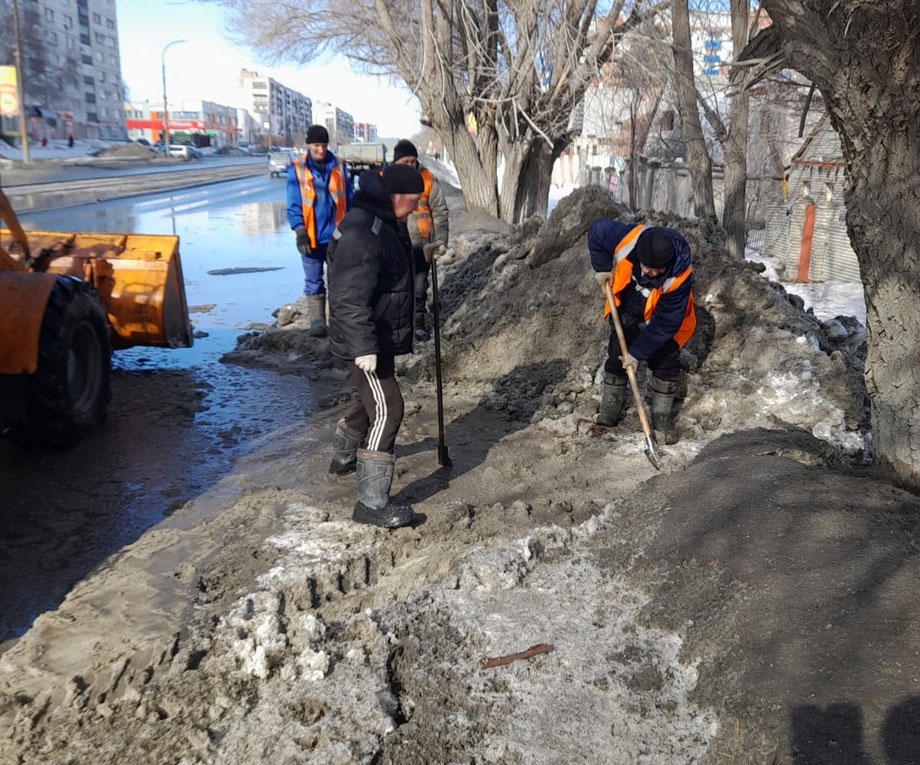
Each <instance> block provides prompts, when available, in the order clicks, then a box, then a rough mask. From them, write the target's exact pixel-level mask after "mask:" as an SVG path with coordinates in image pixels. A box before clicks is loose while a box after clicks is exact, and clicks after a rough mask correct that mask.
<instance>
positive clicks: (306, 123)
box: [237, 69, 313, 146]
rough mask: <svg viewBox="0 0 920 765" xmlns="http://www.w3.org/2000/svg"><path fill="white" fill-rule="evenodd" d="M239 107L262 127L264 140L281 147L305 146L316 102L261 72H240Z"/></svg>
mask: <svg viewBox="0 0 920 765" xmlns="http://www.w3.org/2000/svg"><path fill="white" fill-rule="evenodd" d="M239 91H240V97H239V99H238V101H239V103H237V106H238V107H241V108H243V109H246V110H247V111H248V112H249V113H250V114H251V115H252V116H253V118H254V119H255V120H256V122H258V124H259V125H261V127H262V131H263V132H262V140H263V141H264V142H266V143H267V142H271V143H272V144H274V145H281V146H303V145H304V141H305V139H306V135H307V128H309V127H310V124H311V123H312V121H313V102H312V101H311V100H310V99H309V98H307V97H306V96H305V95H303V94H302V93H298V92H297V91H296V90H291V89H290V88H288V87H285V86H284V85H282V84H281V83H280V82H278V81H277V80H275V79H273V78H271V77H263V76H262V75H260V74H259V73H258V72H251V71H249V70H248V69H242V70H240V79H239Z"/></svg>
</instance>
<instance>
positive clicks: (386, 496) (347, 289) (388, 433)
mask: <svg viewBox="0 0 920 765" xmlns="http://www.w3.org/2000/svg"><path fill="white" fill-rule="evenodd" d="M422 189H423V182H422V176H421V175H420V174H419V172H418V171H417V170H416V169H415V168H412V167H408V166H406V165H390V166H388V167H387V168H385V169H384V171H383V173H380V172H378V171H375V170H368V171H367V172H365V173H362V174H361V176H360V178H359V190H358V191H357V192H355V196H354V199H353V201H352V209H351V211H350V212H349V213H348V214H347V215H346V216H345V218H344V219H343V220H342V222H341V223H340V224H339V226H338V228H337V229H336V231H335V233H334V234H333V236H332V242H331V243H330V245H329V250H328V254H327V261H328V263H329V339H330V346H331V348H332V352H333V353H334V354H335V355H336V356H339V357H340V358H343V359H345V360H346V362H347V364H348V369H349V372H350V374H351V379H352V382H353V383H354V385H355V388H356V389H357V392H358V401H357V402H356V404H355V406H354V407H352V409H351V410H350V411H349V412H348V413H347V414H346V415H345V417H344V418H343V419H342V420H340V421H339V422H338V424H337V426H336V431H335V436H334V438H333V455H332V464H331V465H330V467H329V472H330V473H332V474H336V475H345V474H347V473H351V472H352V471H356V472H357V495H358V496H357V502H356V503H355V509H354V513H353V515H352V518H353V519H354V520H355V521H358V522H359V523H372V524H376V525H377V526H385V527H387V528H397V527H399V526H405V525H407V524H410V523H412V521H413V520H414V519H415V514H414V513H413V512H412V510H411V508H408V507H405V506H399V505H394V504H393V503H392V502H390V484H391V483H392V480H393V468H394V457H393V450H394V447H395V444H396V434H397V432H398V431H399V426H400V424H401V423H402V416H403V399H402V394H401V393H400V391H399V385H398V383H397V382H396V377H395V375H394V364H395V357H396V356H399V355H401V354H405V353H411V352H412V310H413V301H414V294H413V257H412V249H411V245H410V243H409V241H408V240H407V239H406V238H405V233H404V230H405V227H404V226H403V227H400V226H399V221H401V220H404V219H405V217H406V216H407V215H409V213H411V212H412V211H413V210H414V209H415V207H416V205H417V204H418V200H419V197H420V196H421V193H422ZM428 246H429V247H432V248H433V250H437V249H439V248H440V245H439V244H435V245H428ZM425 254H426V256H428V257H431V256H433V255H434V254H435V253H434V252H431V253H425Z"/></svg>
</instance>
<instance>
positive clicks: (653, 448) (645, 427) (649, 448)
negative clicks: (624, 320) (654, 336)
mask: <svg viewBox="0 0 920 765" xmlns="http://www.w3.org/2000/svg"><path fill="white" fill-rule="evenodd" d="M604 294H605V295H606V296H607V305H608V306H610V315H611V316H612V317H613V326H614V329H616V333H617V340H619V342H620V353H621V354H623V356H626V354H627V349H626V337H625V335H624V334H623V327H622V326H621V325H620V316H619V314H618V313H617V307H616V303H615V302H614V300H613V291H612V290H611V289H610V282H607V283H606V284H605V285H604ZM626 376H627V377H629V387H630V388H631V389H632V394H633V398H634V399H635V401H636V411H637V412H638V413H639V422H640V423H642V432H643V433H644V434H645V456H646V457H648V461H649V462H651V463H652V465H654V466H655V470H661V450H660V449H659V448H658V441H657V440H655V433H654V432H653V431H652V429H651V427H649V424H648V417H646V416H645V405H644V404H643V403H642V396H641V395H640V394H639V383H638V382H637V381H636V370H635V369H634V368H633V367H632V366H628V367H626Z"/></svg>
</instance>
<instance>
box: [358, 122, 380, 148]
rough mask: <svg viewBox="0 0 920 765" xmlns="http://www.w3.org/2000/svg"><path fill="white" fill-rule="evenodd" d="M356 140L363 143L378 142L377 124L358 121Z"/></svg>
mask: <svg viewBox="0 0 920 765" xmlns="http://www.w3.org/2000/svg"><path fill="white" fill-rule="evenodd" d="M355 140H356V141H360V142H362V143H377V126H376V125H371V124H370V123H369V122H356V123H355Z"/></svg>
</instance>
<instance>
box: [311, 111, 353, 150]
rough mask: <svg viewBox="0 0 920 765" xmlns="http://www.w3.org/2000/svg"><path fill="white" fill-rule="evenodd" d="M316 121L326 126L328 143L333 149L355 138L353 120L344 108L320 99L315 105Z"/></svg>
mask: <svg viewBox="0 0 920 765" xmlns="http://www.w3.org/2000/svg"><path fill="white" fill-rule="evenodd" d="M316 107H317V108H316V111H317V118H316V121H317V122H319V123H320V124H321V125H325V126H326V130H328V131H329V143H330V144H331V145H332V148H333V150H334V149H336V148H337V147H338V146H340V145H341V144H345V143H351V142H352V141H354V140H355V120H354V117H352V116H351V115H350V114H349V113H348V112H346V111H345V110H344V109H339V107H337V106H336V105H335V104H330V103H328V102H325V101H320V102H319V103H318V104H317V105H316Z"/></svg>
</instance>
